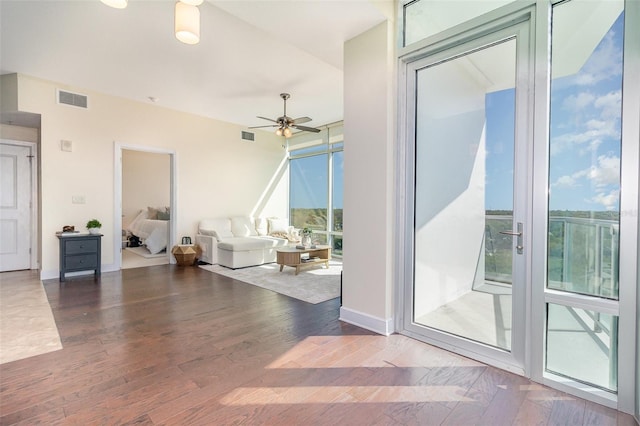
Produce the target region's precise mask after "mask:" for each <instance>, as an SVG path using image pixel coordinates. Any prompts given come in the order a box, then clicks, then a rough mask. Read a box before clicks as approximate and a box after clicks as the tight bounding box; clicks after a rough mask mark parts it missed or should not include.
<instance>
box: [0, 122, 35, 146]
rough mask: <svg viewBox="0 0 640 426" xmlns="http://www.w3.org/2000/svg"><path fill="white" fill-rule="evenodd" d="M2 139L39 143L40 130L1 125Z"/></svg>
mask: <svg viewBox="0 0 640 426" xmlns="http://www.w3.org/2000/svg"><path fill="white" fill-rule="evenodd" d="M0 138H2V139H11V140H14V141H22V142H33V143H38V129H32V128H30V127H21V126H11V125H8V124H0Z"/></svg>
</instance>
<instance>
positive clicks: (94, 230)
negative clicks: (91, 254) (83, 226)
mask: <svg viewBox="0 0 640 426" xmlns="http://www.w3.org/2000/svg"><path fill="white" fill-rule="evenodd" d="M100 228H102V224H101V223H100V221H99V220H98V219H91V220H90V221H89V222H87V229H88V230H89V233H90V234H99V233H100Z"/></svg>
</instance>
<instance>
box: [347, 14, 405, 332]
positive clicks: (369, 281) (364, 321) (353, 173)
mask: <svg viewBox="0 0 640 426" xmlns="http://www.w3.org/2000/svg"><path fill="white" fill-rule="evenodd" d="M393 31H394V29H393V24H392V22H390V21H388V22H384V23H382V24H379V25H377V26H376V27H374V28H372V29H371V30H369V31H367V32H365V33H363V34H361V35H359V36H357V37H355V38H353V39H351V40H349V41H348V42H347V43H345V51H344V140H345V146H344V234H343V235H344V241H345V242H346V243H345V245H344V251H343V296H342V308H341V310H340V318H341V319H342V320H344V321H347V322H350V323H354V324H357V325H360V326H362V327H364V328H368V329H371V330H374V331H377V332H380V333H389V332H391V331H393V325H392V319H393V282H392V269H393V268H392V266H393V250H392V247H393V241H394V240H393V238H392V237H393V234H392V230H393V203H394V201H393V200H394V198H393V144H394V140H395V137H394V114H395V93H394V90H395V88H394V81H395V74H394V71H395V60H394V48H393V40H394V34H393Z"/></svg>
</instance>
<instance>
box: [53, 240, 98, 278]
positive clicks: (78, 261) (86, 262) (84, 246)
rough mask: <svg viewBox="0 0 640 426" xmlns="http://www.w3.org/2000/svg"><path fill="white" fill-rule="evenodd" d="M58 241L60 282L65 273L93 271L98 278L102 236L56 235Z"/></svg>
mask: <svg viewBox="0 0 640 426" xmlns="http://www.w3.org/2000/svg"><path fill="white" fill-rule="evenodd" d="M57 237H58V240H59V241H60V281H64V279H65V274H66V273H67V272H77V271H88V270H93V272H94V276H95V277H96V278H98V277H99V276H100V264H101V262H102V259H101V258H102V247H101V245H102V244H101V242H102V234H68V235H65V234H58V235H57Z"/></svg>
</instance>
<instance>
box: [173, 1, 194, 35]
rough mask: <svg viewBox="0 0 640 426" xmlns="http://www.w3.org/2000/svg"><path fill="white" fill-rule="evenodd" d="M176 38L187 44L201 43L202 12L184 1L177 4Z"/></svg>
mask: <svg viewBox="0 0 640 426" xmlns="http://www.w3.org/2000/svg"><path fill="white" fill-rule="evenodd" d="M175 30H176V38H177V39H178V40H180V41H181V42H183V43H185V44H197V43H199V42H200V10H199V9H198V7H197V6H194V5H192V4H188V3H186V2H183V1H179V2H177V3H176V16H175Z"/></svg>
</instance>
